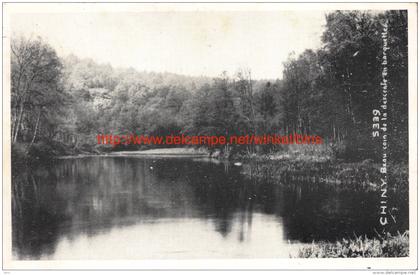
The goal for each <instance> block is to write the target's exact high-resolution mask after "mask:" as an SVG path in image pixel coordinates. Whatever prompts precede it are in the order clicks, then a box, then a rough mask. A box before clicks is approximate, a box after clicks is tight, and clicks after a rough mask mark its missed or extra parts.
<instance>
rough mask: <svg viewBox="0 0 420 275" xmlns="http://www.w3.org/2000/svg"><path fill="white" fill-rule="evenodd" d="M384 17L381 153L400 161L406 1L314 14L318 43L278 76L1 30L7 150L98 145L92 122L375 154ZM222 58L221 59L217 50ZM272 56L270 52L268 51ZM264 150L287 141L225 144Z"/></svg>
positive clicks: (47, 151) (404, 132) (27, 152)
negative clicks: (124, 58) (154, 67)
mask: <svg viewBox="0 0 420 275" xmlns="http://www.w3.org/2000/svg"><path fill="white" fill-rule="evenodd" d="M386 21H387V22H388V37H387V41H388V48H389V50H388V51H387V58H388V75H389V77H388V78H389V81H388V99H389V100H388V111H389V112H388V135H389V148H390V153H392V155H391V158H390V160H393V161H403V162H406V161H407V156H408V154H407V152H408V48H407V33H408V32H407V13H406V12H405V11H387V12H384V13H371V12H360V11H336V12H332V13H330V14H328V15H326V25H325V30H324V32H323V34H322V37H320V39H322V47H321V48H319V49H308V50H306V51H305V52H303V53H301V54H300V55H298V56H296V55H295V54H291V55H290V57H289V59H288V60H287V61H286V62H285V63H284V71H283V72H279V77H278V79H274V80H255V79H253V77H252V71H251V70H248V69H241V68H239V69H238V71H237V72H229V73H227V72H221V74H220V76H219V77H217V78H214V79H212V78H209V77H190V76H182V75H177V74H172V73H152V72H139V71H136V70H134V69H132V68H128V69H121V68H113V67H111V66H110V65H106V64H105V65H104V64H97V63H95V62H94V61H92V60H89V59H79V58H77V57H75V56H68V57H65V58H61V57H58V56H57V54H56V52H55V50H54V49H53V48H52V47H51V46H49V45H48V43H46V42H44V41H43V40H42V39H41V38H37V39H28V38H25V37H19V38H14V39H12V41H11V52H12V54H11V143H12V152H13V153H12V156H13V157H18V156H29V157H30V158H33V157H38V158H39V157H47V156H51V155H54V154H55V155H60V154H61V155H62V154H71V153H78V152H79V153H80V152H100V151H103V150H110V149H114V150H133V149H139V148H137V147H135V146H132V147H129V148H128V147H127V148H121V147H120V148H109V146H100V145H97V144H96V141H97V140H96V135H97V134H108V133H112V134H131V133H133V134H139V135H140V134H146V135H169V134H174V135H177V134H181V133H183V134H188V135H193V134H194V135H195V134H198V135H225V136H229V135H246V134H264V133H267V134H275V133H277V134H288V133H303V134H311V135H319V136H322V137H323V139H324V140H325V142H326V143H327V144H328V145H329V146H330V148H331V150H332V151H333V153H334V155H335V157H338V158H343V159H346V160H349V161H354V160H361V159H374V160H375V161H378V160H379V159H375V157H374V156H377V155H378V154H376V153H375V154H373V153H374V152H375V150H380V149H379V145H380V144H379V142H378V141H377V140H374V139H373V137H372V110H373V109H375V108H379V106H380V104H381V99H382V94H381V89H382V87H381V85H380V83H381V80H382V77H381V73H382V68H381V62H382V55H383V51H382V47H383V37H382V35H381V34H382V32H383V29H384V26H383V24H384V23H385V22H386ZM221 62H222V61H221ZM279 62H280V61H279ZM229 150H233V151H232V153H243V152H248V153H249V152H250V151H251V152H252V151H253V150H255V151H256V152H258V153H266V152H276V151H279V150H287V146H278V145H277V146H268V145H263V146H261V147H260V148H254V147H253V148H248V147H246V146H242V147H241V146H238V147H237V148H230V149H229Z"/></svg>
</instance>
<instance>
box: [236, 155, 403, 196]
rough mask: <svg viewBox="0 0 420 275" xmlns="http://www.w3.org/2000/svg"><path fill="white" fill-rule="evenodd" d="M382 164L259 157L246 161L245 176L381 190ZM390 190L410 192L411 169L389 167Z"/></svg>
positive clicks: (399, 166) (243, 171)
mask: <svg viewBox="0 0 420 275" xmlns="http://www.w3.org/2000/svg"><path fill="white" fill-rule="evenodd" d="M380 168H381V165H380V164H378V163H374V162H373V161H372V160H370V159H368V160H364V161H361V162H344V161H339V160H334V159H310V158H300V159H299V158H298V159H295V158H278V159H272V158H270V157H269V156H265V157H262V156H259V157H257V158H251V159H248V160H246V161H245V164H244V168H243V170H242V173H243V174H244V175H247V176H249V177H253V178H257V179H262V180H264V181H272V182H281V183H287V182H293V181H295V180H298V181H300V182H308V183H325V184H330V185H335V186H338V187H342V188H352V189H355V190H357V189H374V190H376V189H379V188H380V186H381V180H380V179H381V178H382V175H381V171H380ZM388 188H389V189H394V190H396V189H398V190H400V191H408V166H407V165H406V164H403V163H393V164H392V165H388Z"/></svg>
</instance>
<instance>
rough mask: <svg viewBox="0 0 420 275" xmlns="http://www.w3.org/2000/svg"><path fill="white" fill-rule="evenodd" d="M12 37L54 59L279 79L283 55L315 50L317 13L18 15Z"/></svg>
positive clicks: (320, 25) (321, 16) (321, 15)
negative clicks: (39, 44)
mask: <svg viewBox="0 0 420 275" xmlns="http://www.w3.org/2000/svg"><path fill="white" fill-rule="evenodd" d="M10 26H11V31H12V34H13V35H24V36H32V37H34V36H40V37H42V38H43V39H44V40H46V41H47V42H48V43H49V44H50V45H51V46H52V47H53V48H54V49H55V50H56V51H57V54H58V55H59V56H61V57H65V56H67V55H69V54H74V55H76V56H78V57H80V58H91V59H93V60H94V61H96V62H98V63H109V64H110V65H112V66H114V67H124V68H128V67H132V68H135V69H137V70H139V71H143V70H145V71H154V72H172V73H178V74H185V75H192V76H200V75H203V76H210V77H215V76H218V75H220V74H221V73H222V72H223V71H227V72H228V73H229V74H233V73H235V72H236V71H238V70H239V69H250V70H251V72H252V75H253V77H254V78H256V79H275V78H281V76H282V70H283V66H282V63H283V62H285V61H286V60H287V59H288V57H289V54H290V53H292V52H294V53H295V54H296V55H298V54H300V53H301V52H303V51H304V50H305V49H316V48H319V47H320V46H321V35H322V32H323V29H324V26H325V12H323V11H305V10H303V11H177V12H168V11H133V12H127V11H123V12H120V11H115V12H113V11H107V12H53V13H45V11H42V12H35V13H31V12H25V13H13V14H11V15H10Z"/></svg>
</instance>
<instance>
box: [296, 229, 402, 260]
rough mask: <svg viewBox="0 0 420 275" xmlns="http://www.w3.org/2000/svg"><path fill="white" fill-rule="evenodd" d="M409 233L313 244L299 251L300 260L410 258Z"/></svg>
mask: <svg viewBox="0 0 420 275" xmlns="http://www.w3.org/2000/svg"><path fill="white" fill-rule="evenodd" d="M409 244H410V242H409V233H408V231H405V232H404V233H403V234H400V233H398V234H396V235H394V236H393V235H391V234H389V233H388V234H386V235H385V236H383V237H382V236H381V237H378V238H372V239H369V238H366V237H357V238H353V239H343V240H341V241H337V242H336V243H326V242H319V243H315V242H314V243H312V244H309V245H305V246H304V247H302V248H301V249H299V252H298V255H296V257H298V258H358V257H363V258H370V257H408V256H409Z"/></svg>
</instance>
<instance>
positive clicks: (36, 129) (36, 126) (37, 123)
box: [28, 111, 41, 151]
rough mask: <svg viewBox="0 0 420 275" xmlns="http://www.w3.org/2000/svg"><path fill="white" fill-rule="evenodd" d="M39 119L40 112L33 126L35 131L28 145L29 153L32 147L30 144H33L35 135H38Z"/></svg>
mask: <svg viewBox="0 0 420 275" xmlns="http://www.w3.org/2000/svg"><path fill="white" fill-rule="evenodd" d="M40 118H41V111H39V113H38V118H37V120H36V124H35V131H34V135H33V137H32V140H31V144H29V147H28V151H29V149H30V148H31V147H32V144H34V142H35V139H36V134H37V133H38V126H39V119H40Z"/></svg>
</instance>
